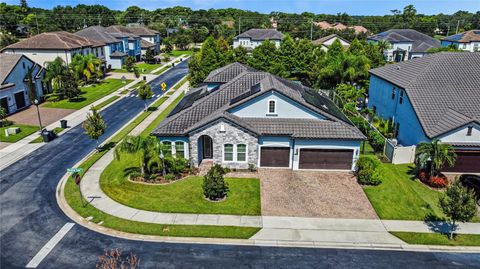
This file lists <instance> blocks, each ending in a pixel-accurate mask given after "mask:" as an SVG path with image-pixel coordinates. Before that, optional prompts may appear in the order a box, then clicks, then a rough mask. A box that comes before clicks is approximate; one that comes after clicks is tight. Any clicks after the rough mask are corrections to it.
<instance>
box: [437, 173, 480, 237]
mask: <svg viewBox="0 0 480 269" xmlns="http://www.w3.org/2000/svg"><path fill="white" fill-rule="evenodd" d="M439 204H440V208H441V209H442V211H443V213H444V214H445V215H446V216H447V217H448V218H450V220H451V221H452V225H451V228H450V234H449V238H450V240H451V239H453V233H454V231H455V230H456V222H458V221H461V222H467V221H470V220H471V219H472V218H473V217H474V216H475V214H476V213H477V208H476V205H475V194H474V193H473V190H469V189H467V188H465V187H463V186H462V185H461V182H460V181H459V180H456V181H455V182H454V183H453V184H452V185H451V186H450V187H448V188H447V191H446V192H445V195H443V196H442V197H441V198H440V201H439Z"/></svg>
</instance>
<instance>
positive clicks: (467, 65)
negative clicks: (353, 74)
mask: <svg viewBox="0 0 480 269" xmlns="http://www.w3.org/2000/svg"><path fill="white" fill-rule="evenodd" d="M370 73H371V74H373V75H375V76H378V77H380V78H382V79H384V80H386V81H388V82H391V83H393V84H395V85H397V86H399V87H401V88H403V89H405V91H406V93H407V96H408V98H409V100H410V102H411V103H412V106H413V109H414V110H415V113H416V114H417V117H418V119H419V121H420V124H421V125H422V127H423V130H424V131H425V134H426V135H427V136H428V137H430V138H434V137H437V136H439V135H441V134H444V133H446V132H448V131H451V130H453V129H455V128H458V127H461V126H464V125H465V124H468V123H470V122H478V123H480V75H479V74H480V53H474V52H441V53H435V54H429V55H426V56H424V57H422V58H416V59H412V60H409V61H405V62H401V63H397V64H391V65H386V66H383V67H380V68H375V69H372V70H370Z"/></svg>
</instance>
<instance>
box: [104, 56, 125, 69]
mask: <svg viewBox="0 0 480 269" xmlns="http://www.w3.org/2000/svg"><path fill="white" fill-rule="evenodd" d="M107 65H111V67H112V69H122V66H123V58H110V60H108V61H107Z"/></svg>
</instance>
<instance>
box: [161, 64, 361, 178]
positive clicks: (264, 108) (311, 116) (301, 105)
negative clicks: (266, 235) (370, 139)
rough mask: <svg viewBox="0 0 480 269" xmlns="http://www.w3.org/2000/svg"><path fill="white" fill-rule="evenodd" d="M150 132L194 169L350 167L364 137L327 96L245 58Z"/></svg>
mask: <svg viewBox="0 0 480 269" xmlns="http://www.w3.org/2000/svg"><path fill="white" fill-rule="evenodd" d="M152 134H153V135H155V136H157V137H158V138H159V139H160V140H161V141H162V142H163V143H164V144H165V145H167V146H168V149H169V150H168V151H169V153H171V154H173V155H175V156H177V157H178V156H181V157H185V158H187V159H189V160H190V161H191V163H192V164H193V165H194V166H199V165H200V164H201V163H202V162H204V161H205V162H214V163H219V164H221V165H223V166H226V167H231V168H239V169H240V168H242V169H245V168H248V167H249V166H251V165H254V166H257V167H277V168H290V169H294V170H298V169H326V170H352V169H354V168H355V163H356V160H357V159H358V156H359V153H360V144H361V141H362V140H364V139H365V136H364V135H363V134H362V133H361V132H360V131H359V130H358V129H357V128H356V127H355V126H354V125H353V124H352V123H351V122H350V121H349V119H348V118H347V117H346V116H345V115H344V114H343V113H342V112H341V111H340V110H339V108H338V107H337V106H335V104H334V103H333V102H332V101H331V100H329V99H328V98H327V97H326V96H324V95H323V94H320V93H318V92H317V91H315V90H312V89H310V88H307V87H305V86H303V85H302V84H300V83H297V82H293V81H289V80H286V79H282V78H279V77H277V76H274V75H272V74H269V73H266V72H260V71H257V70H255V69H252V68H250V67H247V66H245V65H242V64H240V63H233V64H230V65H227V66H225V67H222V68H220V69H217V70H215V71H213V72H211V73H210V74H209V76H208V77H207V79H206V80H205V84H204V85H201V86H200V87H198V88H195V89H191V90H190V91H189V92H188V94H187V95H186V96H185V97H184V98H183V99H182V101H181V102H180V103H179V104H178V105H177V106H176V107H175V108H174V109H173V110H172V112H171V113H170V114H169V115H168V117H167V118H166V119H165V120H164V121H163V122H161V123H160V125H159V126H158V127H157V128H156V129H155V130H154V131H153V132H152Z"/></svg>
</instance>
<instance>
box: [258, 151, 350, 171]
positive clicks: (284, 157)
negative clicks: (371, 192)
mask: <svg viewBox="0 0 480 269" xmlns="http://www.w3.org/2000/svg"><path fill="white" fill-rule="evenodd" d="M352 159H353V150H350V149H310V148H303V149H300V157H299V167H298V168H299V169H334V170H350V169H351V168H352ZM289 164H290V148H289V147H262V148H261V150H260V166H261V167H289Z"/></svg>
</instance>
